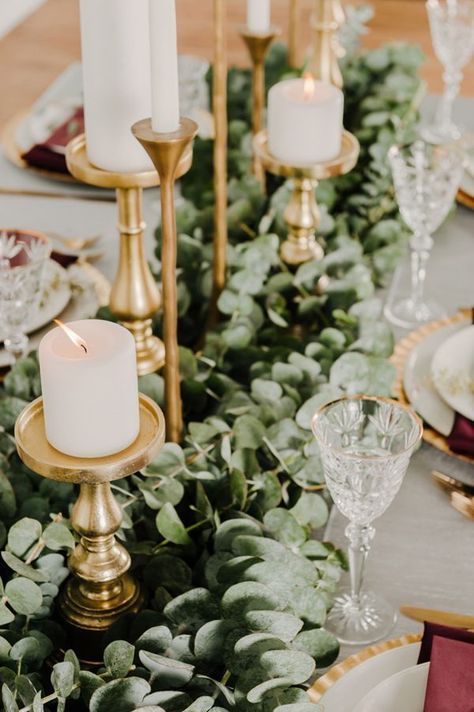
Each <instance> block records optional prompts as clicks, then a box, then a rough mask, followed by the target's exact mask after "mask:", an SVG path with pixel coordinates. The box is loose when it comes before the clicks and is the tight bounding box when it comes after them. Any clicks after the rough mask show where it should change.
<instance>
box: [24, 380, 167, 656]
mask: <svg viewBox="0 0 474 712" xmlns="http://www.w3.org/2000/svg"><path fill="white" fill-rule="evenodd" d="M164 439H165V421H164V417H163V413H162V412H161V410H160V408H158V406H157V405H156V404H155V403H154V402H153V401H152V400H151V399H150V398H147V396H144V395H142V394H140V432H139V435H138V437H137V439H136V440H135V442H134V443H132V445H130V446H129V447H128V448H126V449H125V450H122V452H119V453H116V454H115V455H110V456H108V457H100V458H78V457H72V456H70V455H65V454H64V453H61V452H59V450H56V449H55V448H53V446H52V445H50V444H49V442H48V441H47V439H46V432H45V423H44V412H43V399H42V398H38V399H36V400H35V401H33V402H32V403H30V404H29V405H27V406H26V408H25V409H24V410H23V411H22V412H21V413H20V415H19V416H18V418H17V421H16V425H15V440H16V446H17V450H18V454H19V456H20V457H21V459H22V460H23V462H24V463H25V465H26V466H27V467H29V468H30V469H31V470H33V471H34V472H36V473H37V474H38V475H42V476H43V477H46V478H47V479H50V480H57V481H59V482H71V483H74V484H79V485H80V491H79V497H78V499H77V501H76V503H75V504H74V506H73V508H72V512H71V524H72V526H73V528H74V530H75V531H76V532H77V534H78V535H79V543H78V544H77V545H76V547H75V549H74V550H73V552H72V554H71V555H70V557H69V562H68V563H69V568H70V570H71V573H72V574H73V575H72V576H71V577H70V578H69V579H68V581H67V582H66V584H65V585H64V586H63V588H62V590H61V592H60V595H59V599H58V607H59V611H60V614H61V616H62V618H63V619H64V621H65V623H66V624H67V629H68V633H69V635H70V638H71V641H70V642H71V644H72V647H74V649H75V650H76V651H77V652H78V654H79V656H80V657H81V658H83V659H87V660H90V659H91V650H92V651H94V652H97V654H98V655H100V652H101V640H102V636H103V634H104V633H105V631H106V630H107V629H108V628H109V627H110V626H111V625H112V623H114V622H115V621H116V620H117V619H118V618H120V616H122V615H123V614H124V613H130V612H137V611H138V610H139V609H140V608H141V606H142V604H143V593H142V591H141V589H140V585H139V583H138V582H137V581H136V580H135V579H134V578H133V577H132V576H130V575H129V574H128V573H127V572H128V569H129V568H130V554H129V553H128V551H127V550H126V549H125V548H124V547H123V546H122V544H120V543H119V542H118V541H117V540H116V538H115V533H116V532H117V530H118V529H119V527H120V525H121V522H122V510H121V508H120V506H119V504H118V503H117V501H116V499H115V498H114V496H113V494H112V490H111V487H110V482H111V481H113V480H118V479H122V478H123V477H127V476H128V475H131V474H132V473H134V472H136V471H137V470H140V469H141V468H143V467H145V465H147V464H148V463H149V462H151V460H152V459H153V458H154V457H155V456H156V455H157V454H158V452H159V451H160V449H161V447H162V445H163V443H164Z"/></svg>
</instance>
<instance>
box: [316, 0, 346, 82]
mask: <svg viewBox="0 0 474 712" xmlns="http://www.w3.org/2000/svg"><path fill="white" fill-rule="evenodd" d="M344 22H345V14H344V10H343V7H342V5H341V2H340V0H315V5H314V10H313V14H312V16H311V26H312V29H313V35H314V41H313V48H312V52H311V56H310V60H309V63H308V71H309V72H311V74H312V75H313V76H314V78H315V79H321V80H322V81H323V82H328V83H329V84H334V85H335V86H337V87H339V88H340V89H342V86H343V79H342V74H341V70H340V68H339V61H338V60H339V59H340V58H341V57H342V56H344V50H343V49H342V47H341V45H340V43H339V39H338V36H337V33H338V31H339V28H340V27H341V26H342V25H343V24H344Z"/></svg>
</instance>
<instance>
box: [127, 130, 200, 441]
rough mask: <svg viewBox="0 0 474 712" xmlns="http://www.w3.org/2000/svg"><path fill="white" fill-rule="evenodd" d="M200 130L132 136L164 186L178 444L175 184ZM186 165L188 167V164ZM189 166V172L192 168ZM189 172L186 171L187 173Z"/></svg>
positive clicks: (171, 406) (169, 358)
mask: <svg viewBox="0 0 474 712" xmlns="http://www.w3.org/2000/svg"><path fill="white" fill-rule="evenodd" d="M197 130H198V126H197V124H196V123H195V122H194V121H192V119H187V118H182V119H181V123H180V127H179V129H178V130H177V131H173V132H172V133H155V132H154V131H153V129H152V127H151V120H150V119H143V120H142V121H138V122H137V123H136V124H134V125H133V126H132V133H133V135H134V136H135V138H136V139H137V140H138V141H139V142H140V143H141V145H142V146H143V148H144V149H145V151H146V152H147V153H148V155H149V156H150V158H151V160H152V161H153V164H154V165H155V167H156V170H157V171H158V175H159V176H160V182H161V238H162V249H161V265H162V281H163V333H164V339H165V349H166V362H165V410H166V433H167V438H168V440H171V441H173V442H179V441H180V439H181V433H182V430H183V413H182V410H183V409H182V403H181V391H180V382H179V352H178V296H177V289H176V253H177V234H176V213H175V206H174V184H175V181H176V178H177V177H178V176H179V175H182V173H180V172H179V171H180V169H181V168H182V167H183V163H184V160H185V158H186V156H187V155H189V154H190V153H191V147H192V142H193V140H194V137H195V136H196V134H197ZM186 165H187V164H186ZM189 166H190V163H189V165H187V168H189ZM186 170H187V169H186Z"/></svg>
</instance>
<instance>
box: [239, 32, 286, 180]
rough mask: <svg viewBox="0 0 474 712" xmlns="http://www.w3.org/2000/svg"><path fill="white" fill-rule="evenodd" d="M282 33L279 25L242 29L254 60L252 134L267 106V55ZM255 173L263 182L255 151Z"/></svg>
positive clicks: (260, 123) (261, 170)
mask: <svg viewBox="0 0 474 712" xmlns="http://www.w3.org/2000/svg"><path fill="white" fill-rule="evenodd" d="M279 34H280V30H279V28H277V27H272V28H270V31H269V32H265V33H258V34H257V33H255V32H250V31H249V30H248V28H247V27H243V28H242V29H241V30H240V36H241V37H242V39H243V41H244V42H245V44H246V46H247V49H248V51H249V54H250V58H251V60H252V134H253V135H254V136H256V135H257V134H258V132H259V131H261V130H262V126H263V110H264V108H265V57H266V55H267V52H268V49H269V47H270V45H271V43H272V42H273V40H274V39H275V37H277V36H278V35H279ZM253 172H254V175H255V176H256V177H257V178H258V179H259V180H260V181H262V182H263V180H264V171H263V168H262V164H261V163H260V161H259V160H258V158H257V156H256V155H255V153H254V157H253Z"/></svg>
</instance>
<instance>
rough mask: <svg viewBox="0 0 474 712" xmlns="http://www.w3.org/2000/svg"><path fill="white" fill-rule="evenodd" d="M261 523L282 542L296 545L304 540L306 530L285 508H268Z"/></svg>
mask: <svg viewBox="0 0 474 712" xmlns="http://www.w3.org/2000/svg"><path fill="white" fill-rule="evenodd" d="M263 523H264V525H265V527H266V528H267V529H268V530H269V531H270V532H271V533H272V534H273V536H274V537H275V539H278V541H281V542H282V544H286V545H287V546H290V547H291V546H294V547H298V546H299V545H300V544H302V543H303V542H304V541H306V532H305V531H304V529H303V528H302V527H301V526H300V525H299V524H298V522H297V520H296V518H295V517H294V516H293V514H292V513H291V512H289V511H288V510H287V509H282V508H276V509H270V510H269V511H268V512H266V514H265V516H264V518H263Z"/></svg>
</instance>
